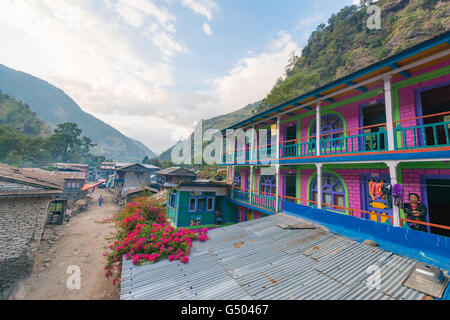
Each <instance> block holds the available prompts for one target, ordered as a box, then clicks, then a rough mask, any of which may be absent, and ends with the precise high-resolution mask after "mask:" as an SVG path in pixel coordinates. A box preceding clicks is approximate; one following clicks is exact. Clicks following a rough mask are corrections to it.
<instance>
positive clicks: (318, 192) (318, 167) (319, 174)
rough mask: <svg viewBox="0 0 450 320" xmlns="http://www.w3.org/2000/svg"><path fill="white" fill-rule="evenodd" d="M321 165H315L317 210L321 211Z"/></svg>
mask: <svg viewBox="0 0 450 320" xmlns="http://www.w3.org/2000/svg"><path fill="white" fill-rule="evenodd" d="M322 166H323V164H322V163H316V167H317V199H316V200H317V208H319V209H322V201H323V199H322V198H323V197H322V195H323V193H322Z"/></svg>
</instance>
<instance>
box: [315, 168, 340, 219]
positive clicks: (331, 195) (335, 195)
mask: <svg viewBox="0 0 450 320" xmlns="http://www.w3.org/2000/svg"><path fill="white" fill-rule="evenodd" d="M317 192H318V190H317V177H316V178H314V180H313V182H312V184H311V196H312V200H313V201H316V202H317ZM322 202H323V203H324V204H328V205H331V206H328V209H330V210H335V211H344V210H342V209H337V208H335V207H334V206H339V207H345V189H344V185H343V183H342V181H341V180H340V179H339V178H338V177H337V176H336V175H334V174H332V173H326V174H324V175H323V176H322Z"/></svg>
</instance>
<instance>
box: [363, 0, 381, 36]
mask: <svg viewBox="0 0 450 320" xmlns="http://www.w3.org/2000/svg"><path fill="white" fill-rule="evenodd" d="M377 2H378V0H375V1H364V5H366V6H367V14H368V15H369V18H368V19H367V28H369V29H370V30H380V29H381V9H380V7H379V6H377V5H376V3H377ZM374 3H375V4H374Z"/></svg>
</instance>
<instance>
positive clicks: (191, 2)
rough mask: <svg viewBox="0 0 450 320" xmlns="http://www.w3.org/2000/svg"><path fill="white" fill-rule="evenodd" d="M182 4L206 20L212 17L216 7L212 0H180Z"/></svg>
mask: <svg viewBox="0 0 450 320" xmlns="http://www.w3.org/2000/svg"><path fill="white" fill-rule="evenodd" d="M182 4H183V6H185V7H188V8H189V9H191V10H192V11H194V12H195V13H196V14H199V15H201V16H204V17H205V18H207V19H208V20H211V19H212V15H213V12H214V11H216V10H217V8H218V5H217V4H216V3H215V2H214V1H212V0H182Z"/></svg>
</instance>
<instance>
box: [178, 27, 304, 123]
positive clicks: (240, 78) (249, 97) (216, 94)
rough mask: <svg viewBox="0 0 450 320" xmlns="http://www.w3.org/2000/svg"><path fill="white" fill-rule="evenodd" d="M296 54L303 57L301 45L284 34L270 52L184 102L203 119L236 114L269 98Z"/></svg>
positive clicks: (239, 65) (254, 57)
mask: <svg viewBox="0 0 450 320" xmlns="http://www.w3.org/2000/svg"><path fill="white" fill-rule="evenodd" d="M293 51H295V52H296V53H297V54H299V51H300V49H299V47H298V44H297V43H296V42H294V41H293V40H292V37H291V35H290V34H288V33H286V32H284V31H281V32H280V33H279V34H278V37H277V38H276V39H274V40H272V41H271V43H270V45H269V50H268V51H267V52H262V53H259V54H250V56H248V57H244V58H242V59H240V60H239V61H238V62H237V63H236V65H235V66H234V67H233V68H232V69H231V70H230V71H229V72H228V73H227V74H226V75H223V76H219V77H217V78H214V79H210V80H207V81H205V83H206V84H207V85H208V90H202V91H198V92H196V93H195V94H194V95H190V96H189V97H185V98H184V100H183V101H189V102H190V103H191V104H190V105H192V107H193V109H194V110H195V112H193V113H192V114H194V115H196V116H197V118H203V119H205V118H209V117H213V116H217V115H221V114H224V113H228V112H233V111H236V110H238V109H240V108H242V107H244V106H246V105H247V104H249V103H254V102H256V101H259V100H261V99H263V98H265V96H266V95H267V94H268V93H269V92H270V90H271V89H272V87H273V85H274V84H275V81H276V80H277V79H278V78H279V77H280V76H281V75H282V73H283V70H284V67H285V66H286V65H287V63H288V60H289V55H290V53H291V52H293ZM189 120H190V121H193V120H194V119H189Z"/></svg>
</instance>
